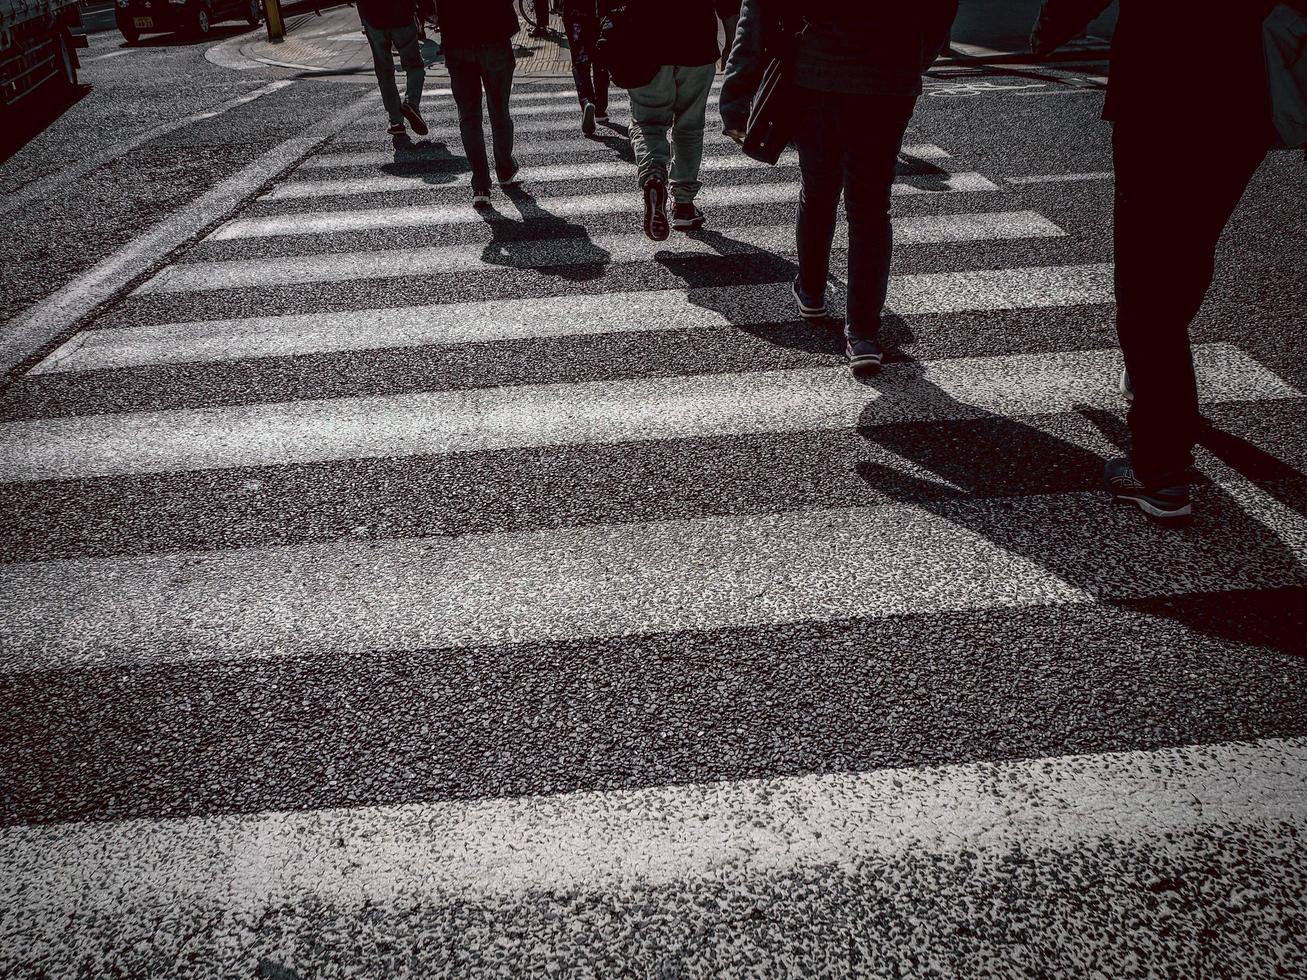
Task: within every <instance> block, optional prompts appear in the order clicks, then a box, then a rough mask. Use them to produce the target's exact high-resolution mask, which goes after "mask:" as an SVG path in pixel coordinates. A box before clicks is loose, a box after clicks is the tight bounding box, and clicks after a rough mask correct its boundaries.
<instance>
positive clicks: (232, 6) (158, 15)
mask: <svg viewBox="0 0 1307 980" xmlns="http://www.w3.org/2000/svg"><path fill="white" fill-rule="evenodd" d="M115 2H116V3H117V9H116V10H115V11H114V19H115V20H117V22H118V30H119V31H121V32H122V36H123V37H125V38H126V39H127V40H128V42H129V43H130V42H132V41H135V40H136V39H137V38H139V37H140V36H141V35H142V34H161V33H164V32H166V31H180V32H182V33H185V34H190V35H192V36H193V37H204V36H205V35H206V34H208V33H209V31H210V30H212V29H213V25H214V24H216V23H218V22H219V21H224V20H243V21H245V22H246V23H247V24H249V25H250V26H251V27H257V26H258V24H259V21H261V20H262V19H263V10H262V8H261V7H260V6H259V0H115Z"/></svg>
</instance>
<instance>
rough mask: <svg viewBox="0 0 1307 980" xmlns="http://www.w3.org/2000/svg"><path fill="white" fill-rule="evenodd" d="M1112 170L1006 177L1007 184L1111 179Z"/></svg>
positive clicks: (1060, 182)
mask: <svg viewBox="0 0 1307 980" xmlns="http://www.w3.org/2000/svg"><path fill="white" fill-rule="evenodd" d="M1111 179H1112V171H1110V170H1099V171H1095V172H1092V173H1081V174H1033V175H1031V176H1028V177H1008V178H1006V180H1007V182H1008V183H1009V184H1062V183H1076V182H1079V181H1087V180H1111Z"/></svg>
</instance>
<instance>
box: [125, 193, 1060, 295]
mask: <svg viewBox="0 0 1307 980" xmlns="http://www.w3.org/2000/svg"><path fill="white" fill-rule="evenodd" d="M471 228H472V229H481V235H482V237H481V239H480V240H479V241H478V242H475V243H464V244H461V245H457V246H444V245H438V246H431V247H428V248H417V249H384V250H380V251H367V252H342V253H336V254H315V255H302V256H281V257H277V256H269V257H266V258H257V259H232V260H229V261H221V262H184V263H177V264H174V265H171V266H168V267H167V268H166V269H163V270H162V271H160V272H159V274H158V275H156V276H154V277H153V278H152V279H150V280H148V281H147V282H145V283H143V284H142V285H141V286H139V287H138V288H137V289H136V293H137V294H145V293H159V292H189V291H196V290H207V289H247V288H250V287H256V286H267V285H272V284H276V285H288V284H296V283H300V284H303V283H315V282H347V281H354V280H364V279H394V278H398V277H401V276H420V275H433V274H439V273H446V272H466V271H486V270H489V269H494V268H514V269H530V268H549V267H554V266H564V265H586V264H608V263H613V262H645V261H649V260H651V259H652V258H653V257H654V256H656V255H666V254H674V255H750V254H754V253H757V252H770V253H775V254H788V253H792V252H793V251H794V248H795V244H794V227H793V225H789V224H785V225H767V226H748V227H743V228H731V227H728V228H721V229H717V228H714V229H712V231H713V232H714V234H713V235H712V236H711V237H705V236H699V235H694V236H690V235H675V236H673V237H672V238H669V239H668V240H667V241H665V242H657V243H654V242H650V241H649V240H648V239H647V238H645V237H644V236H643V235H640V234H632V235H595V236H591V237H589V238H559V239H539V240H529V241H514V242H498V243H496V242H495V239H494V227H493V226H492V225H489V224H485V225H473V226H471ZM894 234H895V241H896V243H897V244H898V245H899V246H906V245H914V244H923V243H935V242H971V241H999V240H1007V239H1025V238H1059V237H1062V236H1064V235H1065V234H1066V232H1064V231H1062V229H1061V228H1059V227H1058V226H1057V225H1055V224H1053V222H1051V221H1049V220H1048V219H1047V218H1045V217H1044V216H1043V215H1041V214H1039V213H1038V212H1035V211H995V212H981V213H977V214H949V215H919V216H914V217H904V218H896V219H895V220H894ZM847 236H848V229H847V228H846V227H845V226H844V224H843V222H841V223H840V225H839V227H838V228H837V230H836V237H835V245H836V247H840V248H842V247H844V246H845V245H847V242H848V237H847ZM475 244H484V245H486V246H492V245H493V248H492V249H486V250H478V249H477V248H475V247H473V246H474V245H475Z"/></svg>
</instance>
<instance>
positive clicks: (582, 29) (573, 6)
mask: <svg viewBox="0 0 1307 980" xmlns="http://www.w3.org/2000/svg"><path fill="white" fill-rule="evenodd" d="M563 26H564V28H566V30H567V49H568V52H569V53H570V54H571V56H572V80H573V81H574V82H576V95H577V98H579V99H580V100H581V105H583V106H584V105H585V104H586V103H587V102H593V103H594V107H595V109H596V110H597V111H598V113H599V115H601V116H602V115H604V114H605V113H606V112H607V110H608V70H607V69H605V68H601V67H599V64H598V62H596V61H595V60H594V46H595V42H596V41H597V40H599V15H598V7H597V6H596V3H595V0H567V2H566V3H564V4H563Z"/></svg>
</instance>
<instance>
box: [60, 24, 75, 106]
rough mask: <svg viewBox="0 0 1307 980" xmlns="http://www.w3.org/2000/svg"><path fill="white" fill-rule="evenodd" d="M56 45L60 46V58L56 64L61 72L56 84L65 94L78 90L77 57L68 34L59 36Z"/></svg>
mask: <svg viewBox="0 0 1307 980" xmlns="http://www.w3.org/2000/svg"><path fill="white" fill-rule="evenodd" d="M55 44H56V45H57V46H58V52H57V54H58V58H57V60H56V62H55V64H56V65H57V66H58V70H59V74H58V75H56V76H55V84H56V85H57V86H59V88H61V89H62V90H64V91H65V92H71V91H72V90H73V89H75V88H77V56H76V55H75V54H73V46H72V44H71V43H69V41H68V35H67V34H63V33H61V34H59V36H58V37H57V38H56V39H55Z"/></svg>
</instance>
